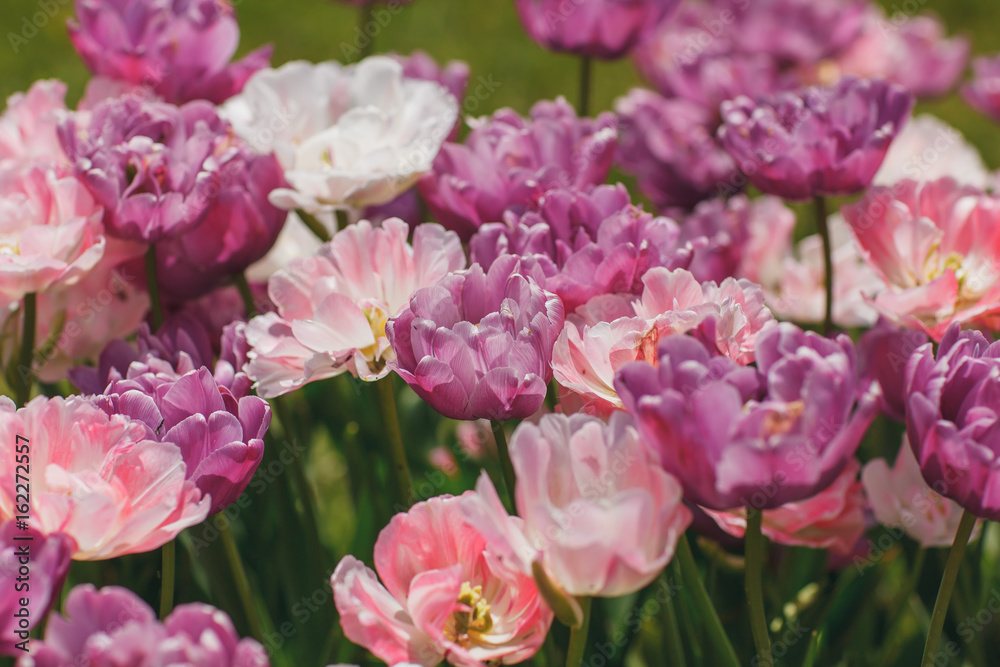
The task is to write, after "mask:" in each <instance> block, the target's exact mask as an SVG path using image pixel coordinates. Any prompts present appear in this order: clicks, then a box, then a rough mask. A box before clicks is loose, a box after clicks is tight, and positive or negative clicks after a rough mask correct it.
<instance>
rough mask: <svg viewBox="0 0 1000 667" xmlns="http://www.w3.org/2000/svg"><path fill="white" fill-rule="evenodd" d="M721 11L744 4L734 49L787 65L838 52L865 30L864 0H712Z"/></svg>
mask: <svg viewBox="0 0 1000 667" xmlns="http://www.w3.org/2000/svg"><path fill="white" fill-rule="evenodd" d="M710 4H711V5H712V6H713V8H714V9H715V10H716V11H718V9H720V8H723V7H725V6H733V5H734V4H736V5H743V6H745V8H746V11H744V12H737V18H736V20H735V21H734V23H733V30H732V31H731V33H730V34H731V35H732V39H733V41H734V42H735V44H736V50H737V51H738V52H741V53H763V54H767V55H768V56H770V57H771V58H773V59H774V60H775V61H776V62H778V63H779V64H780V65H782V66H784V67H796V66H800V65H803V64H809V63H815V62H819V61H820V60H823V59H824V58H829V57H831V56H833V55H836V54H837V53H838V52H840V51H841V50H842V49H844V48H845V47H847V46H848V45H849V44H850V43H851V42H853V41H854V40H855V39H856V38H857V37H858V35H859V34H861V30H862V27H863V26H864V21H865V17H866V14H867V11H868V3H867V2H866V1H865V0H826V1H824V2H816V0H737V2H736V3H734V2H732V0H714V1H713V2H711V3H710Z"/></svg>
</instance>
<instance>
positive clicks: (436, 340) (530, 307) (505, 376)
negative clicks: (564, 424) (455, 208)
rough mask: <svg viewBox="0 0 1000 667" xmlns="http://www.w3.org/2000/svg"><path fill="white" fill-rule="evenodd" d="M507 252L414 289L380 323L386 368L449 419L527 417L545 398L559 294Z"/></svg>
mask: <svg viewBox="0 0 1000 667" xmlns="http://www.w3.org/2000/svg"><path fill="white" fill-rule="evenodd" d="M537 278H538V276H537V274H534V275H533V274H532V272H531V271H530V270H529V268H528V267H527V266H526V265H525V266H522V262H521V261H520V260H518V258H516V257H514V256H511V255H505V256H503V257H501V258H500V259H498V260H497V261H495V262H493V265H492V266H491V267H490V268H489V271H483V269H482V268H481V267H480V266H479V265H478V264H473V265H472V266H471V267H470V268H469V269H467V270H465V271H460V272H456V273H452V274H449V275H448V276H445V277H444V278H443V279H442V280H441V281H439V282H438V283H437V284H436V285H433V286H431V287H424V288H422V289H419V290H417V291H416V292H415V293H414V294H413V296H412V297H410V304H409V306H408V307H407V308H405V309H404V310H403V311H402V312H401V313H399V315H397V316H396V317H394V318H392V319H390V320H389V321H388V323H387V324H386V327H385V330H386V335H387V336H388V339H389V343H390V345H392V349H393V350H394V351H395V354H396V361H394V362H391V364H390V368H392V369H393V370H395V371H396V372H397V373H399V375H400V376H401V377H402V378H403V379H404V380H406V382H407V384H409V385H410V387H411V388H412V389H413V390H414V391H415V392H416V393H417V395H418V396H420V397H421V398H422V399H424V400H425V401H427V403H429V404H430V405H431V407H433V408H434V409H435V410H437V411H438V412H440V413H441V414H443V415H444V416H446V417H449V418H451V419H491V420H493V421H501V422H502V421H506V420H507V419H519V418H524V417H528V416H529V415H531V414H533V413H534V412H536V411H537V410H538V409H539V408H540V407H541V406H542V402H543V401H544V400H545V392H546V386H547V384H548V382H549V380H550V379H551V378H552V368H551V365H550V362H551V359H552V346H553V344H554V342H555V339H556V336H558V335H559V331H560V330H561V329H562V325H563V318H564V310H563V304H562V302H561V301H560V300H559V297H557V296H556V295H554V294H552V293H551V292H547V291H545V290H544V289H542V288H541V287H540V286H539V284H538V280H537Z"/></svg>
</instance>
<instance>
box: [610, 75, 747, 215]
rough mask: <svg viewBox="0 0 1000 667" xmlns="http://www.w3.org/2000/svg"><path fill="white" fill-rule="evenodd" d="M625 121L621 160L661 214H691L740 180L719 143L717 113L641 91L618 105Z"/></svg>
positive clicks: (682, 101) (621, 116) (619, 148)
mask: <svg viewBox="0 0 1000 667" xmlns="http://www.w3.org/2000/svg"><path fill="white" fill-rule="evenodd" d="M615 112H616V113H617V114H618V119H619V122H620V124H621V125H620V128H621V129H620V131H621V138H620V139H619V142H618V155H617V161H618V163H619V165H621V168H622V170H623V171H625V172H627V173H629V174H633V175H635V177H636V178H637V179H638V181H639V188H640V189H641V190H642V192H643V193H644V194H645V195H646V196H647V197H649V198H650V199H651V200H653V203H654V204H656V205H657V206H658V207H660V208H661V209H663V208H668V207H679V208H683V209H691V208H693V207H694V206H695V205H696V204H697V203H698V202H700V201H703V200H705V199H708V198H710V197H712V196H714V195H716V194H717V193H718V192H719V190H720V188H725V187H726V186H728V185H729V184H730V183H731V182H733V181H734V177H736V175H737V171H736V164H735V163H734V162H733V160H732V158H730V157H729V154H728V153H726V151H724V150H723V149H722V147H721V146H720V145H719V144H718V142H717V141H716V139H715V126H716V122H715V112H714V110H709V109H706V108H705V107H701V106H699V105H697V104H694V103H693V102H690V101H688V100H685V99H682V98H673V99H670V98H666V97H662V96H660V95H659V94H657V93H655V92H653V91H651V90H644V89H642V88H635V89H633V90H632V91H631V92H630V93H629V94H628V95H626V96H625V97H622V98H619V99H618V101H617V102H615Z"/></svg>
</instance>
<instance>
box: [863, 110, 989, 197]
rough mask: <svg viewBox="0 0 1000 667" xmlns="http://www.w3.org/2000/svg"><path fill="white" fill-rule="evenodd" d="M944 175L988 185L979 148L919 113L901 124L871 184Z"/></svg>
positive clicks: (935, 178) (931, 117)
mask: <svg viewBox="0 0 1000 667" xmlns="http://www.w3.org/2000/svg"><path fill="white" fill-rule="evenodd" d="M945 176H950V177H952V178H954V179H955V180H956V181H958V182H959V183H961V184H963V185H971V186H972V187H974V188H979V189H980V190H986V189H987V188H989V186H990V180H991V178H990V177H991V175H990V172H989V171H988V170H987V169H986V165H985V164H984V163H983V158H982V156H980V155H979V151H978V150H976V148H975V146H973V145H972V144H970V143H969V142H967V141H966V140H965V137H963V136H962V133H961V132H959V131H958V130H956V129H955V128H953V127H952V126H950V125H948V124H947V123H945V122H944V121H943V120H940V119H938V118H936V117H934V116H931V115H930V114H922V115H920V116H917V117H915V118H913V119H911V120H910V122H909V123H907V124H906V125H904V126H903V129H902V131H901V132H900V133H899V134H898V135H897V136H896V138H895V139H893V140H892V144H891V145H890V146H889V152H888V153H886V154H885V161H884V162H883V163H882V166H881V167H879V170H878V172H877V173H876V174H875V180H874V181H872V183H874V184H875V185H895V184H896V183H898V182H899V181H902V180H904V179H907V178H911V179H913V180H915V181H935V180H937V179H939V178H944V177H945Z"/></svg>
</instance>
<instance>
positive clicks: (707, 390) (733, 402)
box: [615, 323, 877, 510]
mask: <svg viewBox="0 0 1000 667" xmlns="http://www.w3.org/2000/svg"><path fill="white" fill-rule="evenodd" d="M755 347H756V359H757V368H756V369H755V368H751V367H748V366H740V365H739V364H738V363H736V362H735V361H732V360H731V359H729V358H726V357H717V356H713V355H712V354H710V352H709V351H708V349H707V348H706V347H705V346H704V345H703V344H702V343H701V342H700V341H698V340H696V339H694V338H690V337H687V336H668V337H667V338H666V339H664V340H663V341H662V342H661V343H660V348H659V367H655V366H652V365H650V364H648V363H646V362H632V363H629V364H627V365H625V366H623V367H622V368H621V370H619V372H618V375H617V377H616V378H615V389H616V390H617V391H618V395H619V396H621V398H622V401H623V402H624V404H625V408H626V410H628V412H629V413H631V414H632V416H633V418H634V419H635V420H636V425H637V427H638V428H639V432H640V433H641V434H642V435H643V437H644V438H645V440H646V442H647V443H648V446H649V447H650V448H651V450H652V451H653V452H654V453H655V454H656V455H657V456H658V457H659V460H660V462H661V464H662V465H663V467H664V468H665V469H666V470H667V472H670V473H672V474H674V475H677V477H678V478H679V479H680V480H681V483H682V484H683V485H684V495H685V498H686V499H688V500H690V501H691V502H694V503H697V504H699V505H702V506H704V507H708V508H711V509H719V510H723V509H732V508H736V507H755V508H758V509H771V508H775V507H780V506H781V505H784V504H785V503H789V502H794V501H798V500H804V499H806V498H809V497H811V496H813V495H815V494H816V493H818V492H820V491H822V490H823V489H824V488H826V486H828V485H829V484H830V482H832V481H833V479H834V478H835V477H836V476H837V475H838V474H839V473H840V471H841V469H842V468H843V467H844V465H845V464H846V463H847V461H848V460H849V459H850V458H851V456H852V455H853V454H854V451H855V450H856V449H857V447H858V444H860V442H861V438H862V437H863V435H864V433H865V430H866V429H867V428H868V425H869V424H870V423H871V420H872V419H873V418H874V416H875V412H876V410H877V390H870V391H866V392H864V393H863V395H862V397H861V398H860V399H858V395H859V393H860V392H859V387H858V381H857V379H856V377H855V368H854V366H855V364H854V349H853V347H852V345H851V342H850V339H849V338H848V337H847V336H840V337H839V338H837V339H836V340H831V339H828V338H823V337H822V336H819V335H818V334H815V333H812V332H808V333H807V332H803V331H802V330H801V329H799V328H797V327H796V326H794V325H792V324H788V323H782V324H779V325H777V326H775V327H771V328H769V329H767V330H766V331H763V332H761V333H760V334H759V336H758V337H757V342H756V346H755Z"/></svg>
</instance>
